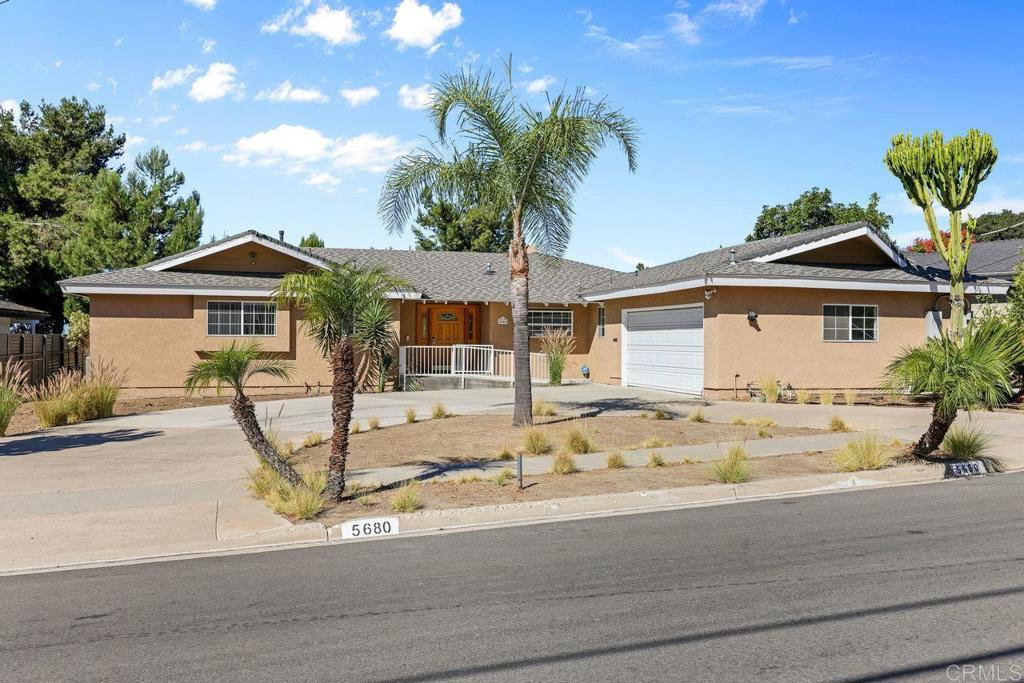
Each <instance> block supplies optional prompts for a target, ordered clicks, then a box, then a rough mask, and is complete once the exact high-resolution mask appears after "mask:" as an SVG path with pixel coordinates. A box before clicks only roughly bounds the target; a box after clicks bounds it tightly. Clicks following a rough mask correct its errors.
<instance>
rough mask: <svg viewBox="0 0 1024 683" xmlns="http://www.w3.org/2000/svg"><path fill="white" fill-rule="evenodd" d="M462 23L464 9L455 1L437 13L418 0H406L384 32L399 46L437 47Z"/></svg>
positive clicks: (448, 3)
mask: <svg viewBox="0 0 1024 683" xmlns="http://www.w3.org/2000/svg"><path fill="white" fill-rule="evenodd" d="M461 23H462V9H461V8H460V7H459V6H458V5H456V4H455V3H454V2H446V3H444V5H442V6H441V9H439V10H438V11H436V12H433V11H431V9H430V5H428V4H427V3H425V2H424V3H423V4H422V5H421V4H420V3H418V2H417V1H416V0H402V2H401V3H399V5H398V7H397V8H395V18H394V19H393V20H392V22H391V27H390V28H388V30H387V31H385V32H384V34H385V35H386V36H387V37H389V38H391V40H393V41H395V42H396V43H398V49H399V50H404V49H405V48H407V47H421V48H423V49H425V50H429V49H434V50H436V49H437V46H435V43H436V42H437V39H438V38H440V37H441V34H443V33H444V32H445V31H449V30H451V29H453V28H455V27H457V26H459V25H460V24H461Z"/></svg>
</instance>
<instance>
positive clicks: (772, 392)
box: [760, 374, 782, 403]
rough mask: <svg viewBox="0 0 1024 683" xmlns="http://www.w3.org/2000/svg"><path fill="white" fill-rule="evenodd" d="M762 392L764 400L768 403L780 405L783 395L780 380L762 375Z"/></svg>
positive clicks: (770, 375)
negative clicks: (780, 397) (780, 398)
mask: <svg viewBox="0 0 1024 683" xmlns="http://www.w3.org/2000/svg"><path fill="white" fill-rule="evenodd" d="M760 382H761V391H763V392H764V400H765V401H767V402H768V403H778V402H779V396H780V395H781V394H782V385H781V384H780V383H779V378H778V377H776V376H775V375H772V374H764V375H761V378H760Z"/></svg>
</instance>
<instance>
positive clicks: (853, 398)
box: [843, 389, 857, 406]
mask: <svg viewBox="0 0 1024 683" xmlns="http://www.w3.org/2000/svg"><path fill="white" fill-rule="evenodd" d="M843 401H844V402H845V403H846V405H848V406H852V405H854V404H856V403H857V392H856V391H854V390H853V389H845V390H844V391H843Z"/></svg>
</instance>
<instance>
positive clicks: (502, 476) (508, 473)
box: [494, 467, 516, 486]
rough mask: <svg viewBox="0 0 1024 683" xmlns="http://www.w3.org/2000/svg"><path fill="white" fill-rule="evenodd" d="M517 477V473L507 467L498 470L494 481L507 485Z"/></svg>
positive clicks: (500, 484)
mask: <svg viewBox="0 0 1024 683" xmlns="http://www.w3.org/2000/svg"><path fill="white" fill-rule="evenodd" d="M515 478H516V475H515V473H514V472H513V471H512V470H510V469H508V468H507V467H506V468H505V469H503V470H502V471H501V472H498V474H497V475H495V477H494V483H495V484H497V485H498V486H505V485H507V484H508V483H509V482H510V481H512V480H513V479H515Z"/></svg>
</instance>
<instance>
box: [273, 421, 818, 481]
mask: <svg viewBox="0 0 1024 683" xmlns="http://www.w3.org/2000/svg"><path fill="white" fill-rule="evenodd" d="M535 421H536V423H537V424H536V427H537V428H538V429H539V430H541V431H543V432H544V433H545V434H546V435H547V437H548V439H549V440H550V441H551V443H552V445H553V446H554V449H555V450H556V451H557V450H558V449H559V448H560V447H561V445H562V441H563V439H564V435H565V431H566V430H567V429H568V428H569V427H570V426H573V427H582V428H583V429H584V430H585V431H586V432H587V435H588V436H589V438H590V441H591V442H592V443H593V444H594V446H595V449H594V450H596V451H608V450H615V449H624V450H629V449H631V448H640V447H641V444H642V443H643V442H644V441H645V440H647V439H649V438H652V437H655V438H658V439H661V440H663V441H664V442H665V445H669V446H686V445H689V444H700V443H713V442H716V441H739V440H744V439H748V440H754V439H758V438H762V437H760V436H759V434H758V432H759V431H760V430H759V428H758V427H753V426H749V425H732V424H722V423H716V422H703V423H701V422H689V421H687V420H683V419H676V420H651V419H647V420H644V419H641V418H639V417H632V416H599V417H590V418H585V419H582V420H566V419H564V418H558V417H553V418H535ZM509 423H510V419H509V417H508V416H507V415H467V416H462V417H451V418H447V419H443V420H424V421H422V422H417V423H415V424H403V425H395V426H392V427H384V428H382V429H378V430H375V431H365V432H361V433H359V434H353V435H352V436H351V441H350V443H351V455H350V456H349V459H348V467H349V468H350V469H367V468H377V467H395V466H398V465H412V464H417V463H423V462H451V461H469V460H493V459H494V458H495V457H496V456H497V454H498V452H499V451H500V450H501V449H503V448H507V449H508V450H509V451H511V452H513V453H515V452H516V451H517V450H519V449H520V448H521V446H522V442H523V434H524V432H525V431H526V430H525V429H523V428H513V427H511V426H510V424H509ZM362 427H363V429H365V428H366V424H365V423H364V424H363V425H362ZM765 431H766V433H769V434H771V435H772V436H803V435H806V434H819V433H821V432H820V430H816V429H805V428H800V427H769V428H766V429H765ZM324 436H328V435H326V434H325V435H324ZM329 455H330V444H329V443H324V444H322V445H320V446H316V447H313V448H303V449H301V450H299V451H298V453H296V455H295V459H294V460H293V462H295V463H296V464H297V465H298V466H299V467H302V468H311V469H322V468H325V467H327V458H328V456H329Z"/></svg>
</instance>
